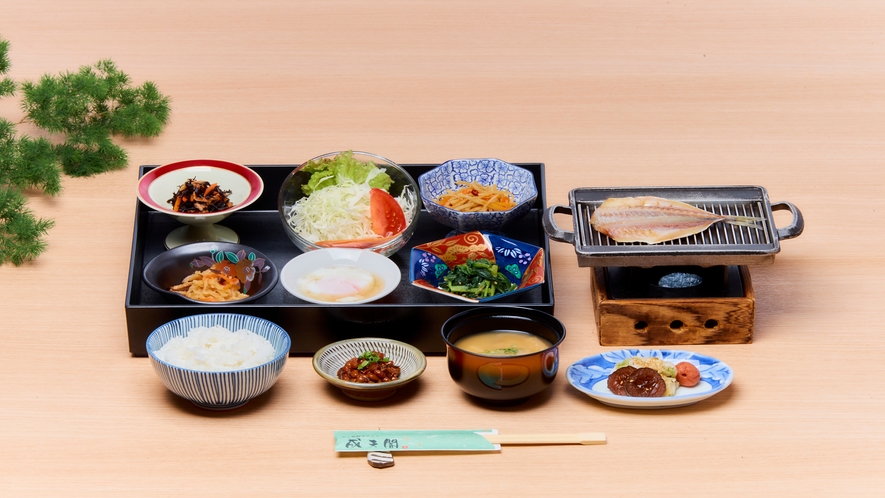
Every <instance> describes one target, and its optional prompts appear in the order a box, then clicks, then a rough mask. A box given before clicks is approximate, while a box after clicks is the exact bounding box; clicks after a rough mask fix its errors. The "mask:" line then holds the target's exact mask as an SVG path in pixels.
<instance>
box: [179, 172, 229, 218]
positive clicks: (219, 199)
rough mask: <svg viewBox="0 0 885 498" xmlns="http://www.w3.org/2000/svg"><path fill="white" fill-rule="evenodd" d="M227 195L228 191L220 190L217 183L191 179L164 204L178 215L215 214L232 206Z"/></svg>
mask: <svg viewBox="0 0 885 498" xmlns="http://www.w3.org/2000/svg"><path fill="white" fill-rule="evenodd" d="M229 195H230V190H221V189H220V188H219V187H218V184H217V183H209V182H207V181H205V180H197V179H196V178H191V179H190V180H187V181H185V182H184V183H183V184H182V185H181V187H179V188H178V191H177V192H175V193H173V194H172V198H171V199H169V200H168V201H166V202H168V203H169V204H171V205H172V210H173V211H176V212H179V213H215V212H218V211H224V210H225V209H230V208H232V207H233V206H234V205H233V203H232V202H231V200H230V197H228V196H229Z"/></svg>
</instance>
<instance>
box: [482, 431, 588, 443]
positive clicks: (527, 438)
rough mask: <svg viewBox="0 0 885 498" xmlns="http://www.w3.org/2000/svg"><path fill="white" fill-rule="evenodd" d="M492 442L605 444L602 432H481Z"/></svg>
mask: <svg viewBox="0 0 885 498" xmlns="http://www.w3.org/2000/svg"><path fill="white" fill-rule="evenodd" d="M479 434H480V435H481V436H482V437H484V438H486V439H488V440H489V442H490V443H492V444H605V434H604V433H602V432H582V433H578V434H483V433H479Z"/></svg>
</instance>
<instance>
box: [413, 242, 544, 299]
mask: <svg viewBox="0 0 885 498" xmlns="http://www.w3.org/2000/svg"><path fill="white" fill-rule="evenodd" d="M481 258H484V259H488V260H490V261H494V262H495V264H496V265H498V268H499V271H502V272H503V273H504V274H505V275H506V276H507V278H508V279H509V280H510V281H511V282H513V283H514V284H516V285H517V287H516V289H514V290H512V291H510V292H505V293H502V294H497V295H494V296H489V297H482V298H472V297H467V296H462V295H460V294H456V293H453V292H448V291H446V290H443V289H441V288H440V284H442V283H443V279H444V278H445V277H446V275H448V274H449V273H450V272H451V271H452V270H453V269H454V268H455V266H458V265H461V264H464V263H465V262H466V261H467V260H469V259H481ZM544 275H545V261H544V249H543V248H541V247H538V246H533V245H531V244H527V243H525V242H521V241H518V240H516V239H511V238H509V237H503V236H500V235H495V234H491V233H484V232H468V233H463V234H460V235H453V236H451V237H446V238H445V239H441V240H436V241H433V242H428V243H426V244H421V245H417V246H415V247H413V248H412V253H411V256H410V261H409V280H410V281H411V283H412V285H414V286H416V287H420V288H422V289H426V290H429V291H431V292H435V293H437V294H442V295H444V296H448V297H451V298H454V299H458V300H460V301H467V302H470V303H485V302H488V301H494V300H497V299H501V298H504V297H510V296H514V295H516V294H519V293H520V292H525V291H527V290H529V289H533V288H535V287H537V286H539V285H541V284H542V283H544V278H545V277H544Z"/></svg>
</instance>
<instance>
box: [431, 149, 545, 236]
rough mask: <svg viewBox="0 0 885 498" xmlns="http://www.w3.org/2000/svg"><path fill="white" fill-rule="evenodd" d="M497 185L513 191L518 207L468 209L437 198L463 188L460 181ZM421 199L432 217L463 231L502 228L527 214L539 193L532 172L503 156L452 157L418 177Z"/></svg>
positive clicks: (501, 188) (502, 188)
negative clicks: (445, 203) (458, 208)
mask: <svg viewBox="0 0 885 498" xmlns="http://www.w3.org/2000/svg"><path fill="white" fill-rule="evenodd" d="M459 181H465V182H474V181H475V182H479V183H480V184H481V185H494V186H496V187H498V189H500V190H506V191H508V192H510V193H511V194H513V198H514V201H515V202H516V207H514V208H513V209H510V210H508V211H486V212H477V213H464V212H461V211H456V210H454V209H449V208H447V207H443V206H441V205H439V204H437V203H436V202H435V199H438V198H439V196H441V195H443V194H445V193H446V192H449V191H452V190H457V189H459V188H461V186H460V185H458V184H457V183H456V182H459ZM418 187H419V189H420V190H421V200H422V201H423V203H424V207H425V209H427V213H428V214H430V217H431V218H433V219H434V220H436V221H437V222H439V223H442V224H443V225H446V226H448V227H451V228H454V229H455V230H458V231H460V232H470V231H473V230H500V229H501V228H502V227H504V226H505V225H508V224H510V223H513V222H514V221H516V220H518V219H520V218H522V217H523V216H525V214H526V213H528V212H529V210H530V209H531V208H532V205H534V203H535V199H536V198H537V197H538V187H537V186H536V185H535V177H534V175H532V172H531V171H529V170H527V169H525V168H520V167H519V166H516V165H513V164H510V163H508V162H504V161H502V160H500V159H494V158H487V159H452V160H451V161H446V162H444V163H442V164H440V165H439V166H437V167H436V168H434V169H432V170H430V171H428V172H427V173H424V174H423V175H421V176H419V177H418Z"/></svg>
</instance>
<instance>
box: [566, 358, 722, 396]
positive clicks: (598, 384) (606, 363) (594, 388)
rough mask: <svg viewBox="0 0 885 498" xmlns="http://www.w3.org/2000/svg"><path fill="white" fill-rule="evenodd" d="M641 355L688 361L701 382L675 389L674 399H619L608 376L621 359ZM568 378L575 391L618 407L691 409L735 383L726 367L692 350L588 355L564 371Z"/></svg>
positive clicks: (677, 361) (678, 361)
mask: <svg viewBox="0 0 885 498" xmlns="http://www.w3.org/2000/svg"><path fill="white" fill-rule="evenodd" d="M634 356H638V357H641V358H649V357H658V358H661V359H662V360H664V361H669V362H670V363H673V364H674V365H675V364H677V363H681V362H683V361H687V362H689V363H691V364H693V365H694V366H695V367H697V369H698V371H700V373H701V382H700V383H698V385H696V386H694V387H682V386H680V387H679V388H677V389H676V395H675V396H666V397H662V398H633V397H630V396H619V395H617V394H613V393H612V392H611V391H610V390H609V389H608V385H607V384H608V376H609V374H611V373H612V372H613V371H614V368H615V364H617V363H618V362H620V361H621V360H625V359H627V358H632V357H634ZM565 375H566V378H567V379H568V381H569V383H570V384H571V385H572V386H574V387H575V389H577V390H579V391H581V392H583V393H585V394H587V395H588V396H590V397H591V398H593V399H595V400H597V401H599V402H600V403H603V404H606V405H609V406H615V407H618V408H675V407H679V406H688V405H692V404H695V403H697V402H698V401H701V400H704V399H707V398H709V397H710V396H713V395H714V394H716V393H718V392H720V391H722V390H723V389H725V388H726V387H728V386H729V385H730V384H731V381H732V380H734V371H733V370H732V369H731V367H729V366H728V365H727V364H725V363H723V362H721V361H719V360H717V359H716V358H713V357H712V356H706V355H702V354H698V353H692V352H691V351H680V350H673V349H622V350H620V351H609V352H606V353H602V354H598V355H594V356H588V357H586V358H583V359H581V360H578V361H576V362H575V363H573V364H572V365H571V366H569V367H568V369H567V370H566V372H565Z"/></svg>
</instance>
